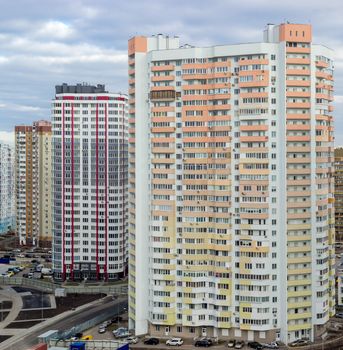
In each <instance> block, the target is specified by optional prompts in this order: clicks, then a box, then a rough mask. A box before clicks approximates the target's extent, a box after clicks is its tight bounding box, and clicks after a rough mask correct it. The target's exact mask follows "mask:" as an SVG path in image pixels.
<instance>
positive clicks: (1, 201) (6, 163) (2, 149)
mask: <svg viewBox="0 0 343 350" xmlns="http://www.w3.org/2000/svg"><path fill="white" fill-rule="evenodd" d="M14 226H15V213H14V150H13V147H11V146H10V145H7V144H5V143H1V142H0V234H2V233H6V232H7V231H8V230H9V229H14Z"/></svg>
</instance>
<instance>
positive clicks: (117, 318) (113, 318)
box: [111, 316, 123, 323]
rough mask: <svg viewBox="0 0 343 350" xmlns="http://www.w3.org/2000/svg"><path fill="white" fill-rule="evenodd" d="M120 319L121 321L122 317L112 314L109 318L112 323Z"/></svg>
mask: <svg viewBox="0 0 343 350" xmlns="http://www.w3.org/2000/svg"><path fill="white" fill-rule="evenodd" d="M121 321H123V318H122V317H121V316H114V317H112V319H111V322H112V323H117V322H121Z"/></svg>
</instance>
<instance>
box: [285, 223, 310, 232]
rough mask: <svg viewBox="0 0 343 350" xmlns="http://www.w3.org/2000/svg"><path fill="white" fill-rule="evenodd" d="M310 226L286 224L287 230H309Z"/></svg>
mask: <svg viewBox="0 0 343 350" xmlns="http://www.w3.org/2000/svg"><path fill="white" fill-rule="evenodd" d="M310 228H311V225H310V224H288V225H287V230H292V231H294V230H309V229H310Z"/></svg>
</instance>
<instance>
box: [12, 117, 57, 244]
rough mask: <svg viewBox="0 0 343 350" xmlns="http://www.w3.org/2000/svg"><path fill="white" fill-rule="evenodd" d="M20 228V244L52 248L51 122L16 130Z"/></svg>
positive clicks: (18, 220) (18, 232)
mask: <svg viewBox="0 0 343 350" xmlns="http://www.w3.org/2000/svg"><path fill="white" fill-rule="evenodd" d="M15 193H16V229H17V234H18V238H19V242H20V244H24V245H37V246H38V245H39V246H42V247H49V246H51V240H52V226H51V224H52V223H51V219H52V218H51V123H50V122H48V121H44V120H40V121H37V122H34V123H33V125H32V126H24V125H20V126H16V127H15Z"/></svg>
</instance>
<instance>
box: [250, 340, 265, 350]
mask: <svg viewBox="0 0 343 350" xmlns="http://www.w3.org/2000/svg"><path fill="white" fill-rule="evenodd" d="M248 346H249V347H250V348H253V349H257V350H262V349H263V345H262V344H260V343H259V342H257V341H251V342H249V343H248Z"/></svg>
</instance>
